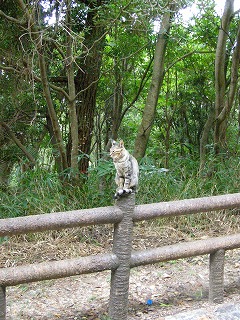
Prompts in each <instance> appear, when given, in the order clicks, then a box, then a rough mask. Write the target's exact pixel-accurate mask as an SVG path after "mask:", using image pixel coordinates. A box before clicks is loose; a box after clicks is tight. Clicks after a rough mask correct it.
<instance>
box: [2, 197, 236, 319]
mask: <svg viewBox="0 0 240 320" xmlns="http://www.w3.org/2000/svg"><path fill="white" fill-rule="evenodd" d="M238 208H240V193H236V194H228V195H221V196H212V197H204V198H196V199H185V200H178V201H169V202H162V203H153V204H145V205H139V206H135V194H131V195H128V196H126V197H122V198H121V199H119V200H117V201H116V203H115V206H112V207H103V208H93V209H85V210H75V211H68V212H58V213H51V214H42V215H34V216H27V217H17V218H8V219H1V220H0V236H1V237H2V236H10V235H16V234H25V233H29V232H40V231H46V230H60V229H64V228H73V227H79V226H88V225H98V224H114V238H113V249H112V252H111V253H105V254H98V255H92V256H87V257H79V258H75V259H66V260H61V261H52V262H45V263H36V264H31V265H24V266H17V267H10V268H2V269H0V320H5V319H6V287H8V286H14V285H18V284H21V283H28V282H34V281H41V280H46V279H56V278H63V277H69V276H74V275H80V274H84V273H93V272H99V271H103V270H111V288H110V299H109V317H110V319H112V320H126V319H127V306H128V286H129V276H130V269H131V268H133V267H136V266H140V265H146V264H152V263H157V262H161V261H169V260H175V259H179V258H186V257H192V256H198V255H203V254H210V259H209V261H210V274H209V299H210V300H211V301H214V302H222V301H223V273H224V254H225V250H231V249H235V248H239V247H240V234H233V235H229V236H222V237H215V238H210V239H205V240H197V241H191V242H185V243H179V244H174V245H168V246H164V247H160V248H154V249H148V250H141V251H135V252H132V229H133V222H135V221H141V220H149V219H155V218H162V217H170V216H179V215H185V214H193V213H200V212H208V211H213V210H214V211H216V210H221V209H238Z"/></svg>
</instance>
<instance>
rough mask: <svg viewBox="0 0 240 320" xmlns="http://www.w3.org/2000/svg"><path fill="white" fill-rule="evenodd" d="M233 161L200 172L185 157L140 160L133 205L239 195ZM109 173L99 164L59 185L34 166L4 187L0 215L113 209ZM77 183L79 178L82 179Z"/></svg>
mask: <svg viewBox="0 0 240 320" xmlns="http://www.w3.org/2000/svg"><path fill="white" fill-rule="evenodd" d="M239 169H240V165H239V159H238V158H232V159H226V160H225V161H221V162H216V161H215V160H214V161H211V160H209V162H208V163H207V165H206V169H205V171H203V172H201V174H200V173H199V172H198V162H197V161H194V160H192V159H190V158H178V159H176V160H174V161H173V162H172V163H171V165H170V168H169V170H166V169H165V168H159V167H157V166H156V165H155V164H154V163H153V162H152V161H151V160H150V159H148V158H145V159H143V161H142V162H141V164H140V183H139V189H138V193H137V197H136V201H137V204H143V203H152V202H161V201H169V200H176V199H185V198H195V197H201V196H209V195H217V194H226V193H234V192H238V191H239V176H240V170H239ZM114 175H115V170H114V167H113V164H112V162H110V161H104V160H102V161H100V162H99V164H98V166H97V167H95V168H91V169H90V170H89V175H88V178H85V182H84V183H81V185H75V186H73V185H71V184H69V183H62V182H61V181H60V180H59V179H58V176H57V174H56V173H54V172H49V171H48V170H45V169H41V168H39V167H36V168H35V169H33V170H29V171H26V172H24V173H20V172H17V171H16V172H15V173H14V174H13V176H12V179H11V182H10V186H9V187H8V188H7V189H5V190H1V191H0V217H1V218H6V217H17V216H24V215H31V214H41V213H50V212H59V211H68V210H74V209H84V208H93V207H101V206H108V205H113V203H114V201H113V194H114V190H115V182H114ZM82 181H83V179H82Z"/></svg>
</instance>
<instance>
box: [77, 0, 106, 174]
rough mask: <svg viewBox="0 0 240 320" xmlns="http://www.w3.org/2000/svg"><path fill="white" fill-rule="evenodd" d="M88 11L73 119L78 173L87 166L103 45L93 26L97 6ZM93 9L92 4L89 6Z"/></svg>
mask: <svg viewBox="0 0 240 320" xmlns="http://www.w3.org/2000/svg"><path fill="white" fill-rule="evenodd" d="M100 5H101V1H98V4H96V5H95V7H93V8H91V9H90V10H89V12H88V14H87V18H86V19H87V21H86V26H87V27H88V30H87V31H86V34H85V41H84V46H83V47H84V48H87V49H86V50H87V53H84V54H83V55H82V56H81V57H80V60H81V69H79V71H78V73H77V76H76V79H75V81H76V91H77V101H76V108H77V117H78V146H79V149H80V152H81V159H80V161H79V165H78V166H79V170H80V172H81V173H87V170H88V166H89V155H90V151H91V142H92V134H93V128H94V114H95V110H96V93H97V86H98V80H99V77H100V67H101V63H102V49H103V46H104V43H105V35H104V28H103V26H99V25H97V24H96V23H95V16H96V14H97V10H98V6H100ZM92 6H94V4H92Z"/></svg>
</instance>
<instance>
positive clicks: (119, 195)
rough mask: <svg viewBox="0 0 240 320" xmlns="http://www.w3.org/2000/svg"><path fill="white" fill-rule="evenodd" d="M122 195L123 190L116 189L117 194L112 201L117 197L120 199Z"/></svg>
mask: <svg viewBox="0 0 240 320" xmlns="http://www.w3.org/2000/svg"><path fill="white" fill-rule="evenodd" d="M123 194H124V190H123V189H118V190H117V192H116V193H115V195H114V199H117V198H119V197H121V195H123Z"/></svg>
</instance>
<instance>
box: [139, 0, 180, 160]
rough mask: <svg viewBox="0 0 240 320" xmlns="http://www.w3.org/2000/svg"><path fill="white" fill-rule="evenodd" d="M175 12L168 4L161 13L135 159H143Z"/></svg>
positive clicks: (173, 6)
mask: <svg viewBox="0 0 240 320" xmlns="http://www.w3.org/2000/svg"><path fill="white" fill-rule="evenodd" d="M175 10H176V3H170V4H169V6H168V7H167V9H166V11H165V12H164V13H163V16H162V21H161V26H160V30H159V33H158V37H157V43H156V48H155V54H154V61H153V73H152V80H151V84H150V88H149V91H148V95H147V100H146V104H145V107H144V110H143V116H142V121H141V124H140V126H139V128H138V133H137V137H136V140H135V147H134V155H135V157H136V158H137V159H141V158H142V157H144V155H145V152H146V148H147V143H148V139H149V136H150V132H151V128H152V126H153V121H154V117H155V112H156V107H157V102H158V96H159V91H160V88H161V85H162V82H163V78H164V57H165V51H166V47H167V42H168V37H169V31H170V26H171V19H172V17H173V14H174V13H175Z"/></svg>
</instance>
